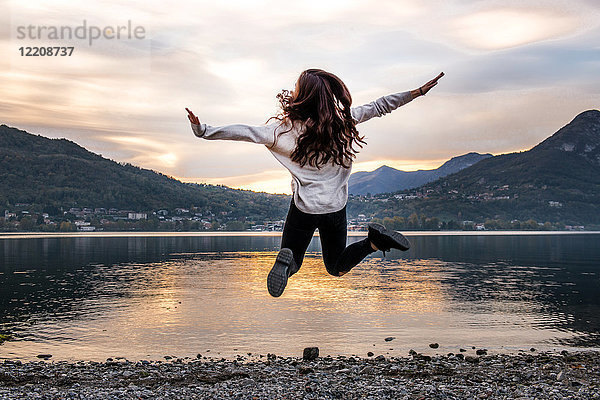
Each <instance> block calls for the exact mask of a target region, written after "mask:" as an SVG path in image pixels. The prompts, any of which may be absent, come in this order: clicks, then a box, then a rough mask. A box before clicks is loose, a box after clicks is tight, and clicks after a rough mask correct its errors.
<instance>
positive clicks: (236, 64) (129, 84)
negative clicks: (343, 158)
mask: <svg viewBox="0 0 600 400" xmlns="http://www.w3.org/2000/svg"><path fill="white" fill-rule="evenodd" d="M10 5H11V7H10V9H9V12H10V14H11V18H10V20H11V21H19V20H28V21H31V22H32V23H40V24H61V23H73V24H77V23H81V20H82V18H86V19H87V20H88V22H90V23H95V24H117V23H121V22H122V21H127V20H128V19H132V21H134V23H139V24H142V25H144V26H145V27H146V28H147V31H148V32H149V34H148V37H149V41H148V45H149V53H148V54H149V56H148V57H147V58H145V55H144V53H143V52H142V53H136V52H135V51H134V50H135V48H128V47H127V45H126V44H124V45H123V46H114V47H111V45H110V44H108V47H106V45H107V43H104V47H103V46H102V45H100V44H99V46H98V47H94V48H91V49H84V48H81V49H79V50H78V52H77V56H76V57H73V58H70V59H63V60H60V59H52V60H50V59H43V58H40V59H38V60H32V61H35V63H37V64H31V65H26V64H23V62H25V61H27V60H21V59H17V60H18V61H19V64H13V65H12V66H11V65H6V60H11V59H12V58H14V57H15V56H14V53H15V43H14V41H12V40H10V38H9V37H8V36H6V35H5V36H4V40H2V37H0V52H1V54H2V55H3V57H0V79H2V82H3V84H2V85H1V86H0V99H2V100H1V101H0V120H1V122H2V123H7V124H9V125H13V126H17V127H19V128H22V129H27V130H29V131H31V132H33V133H41V134H46V135H49V136H52V137H67V138H69V139H72V140H75V141H76V142H78V143H80V144H82V145H84V146H85V147H87V148H89V149H91V150H93V151H97V152H100V153H102V154H103V155H104V156H107V157H109V158H112V159H115V160H118V161H126V162H132V163H135V164H137V165H140V166H142V167H145V168H152V169H155V170H158V171H161V172H164V173H166V174H169V175H174V176H178V177H181V178H183V179H186V180H198V181H205V182H213V183H218V182H221V183H227V184H231V185H233V186H236V187H237V186H243V185H247V186H246V187H252V188H267V187H268V188H270V189H268V190H272V191H276V192H287V191H289V176H288V173H287V171H285V170H284V169H282V167H281V166H280V165H279V164H278V163H277V161H276V160H275V159H274V158H273V157H272V156H271V154H270V153H269V152H268V150H267V149H265V148H264V146H257V145H253V144H249V143H236V142H224V141H205V140H201V139H198V138H196V137H194V136H193V134H192V131H191V128H190V125H189V122H188V121H187V119H186V115H185V111H184V107H189V108H191V109H192V110H194V111H195V112H196V114H197V115H198V116H199V117H200V119H201V120H202V121H203V122H206V123H209V124H211V125H224V124H231V123H246V124H251V125H259V124H262V123H264V122H265V121H266V120H267V119H268V118H269V117H270V116H272V115H274V114H275V113H276V112H277V102H276V99H275V95H276V94H277V93H278V92H279V91H280V90H281V89H284V88H288V89H290V88H292V87H293V84H294V82H295V80H296V79H297V76H298V74H299V73H300V72H301V71H302V70H303V69H305V68H308V67H321V68H325V69H328V70H331V71H332V72H334V73H336V74H337V75H339V76H340V77H341V78H342V79H343V80H344V81H345V82H346V84H347V85H348V87H349V88H350V90H351V92H352V96H353V100H354V104H355V105H358V104H362V103H366V102H369V101H372V100H374V99H375V98H377V97H379V96H382V95H385V94H389V93H393V92H397V91H403V90H409V89H413V88H415V87H418V86H419V85H421V84H422V83H424V82H425V81H426V80H427V79H430V78H431V77H433V76H435V75H436V74H437V73H438V72H440V71H441V70H444V71H445V72H446V77H444V78H443V80H442V81H441V82H440V84H439V85H438V86H437V87H436V88H435V89H434V90H433V91H432V92H431V94H429V95H428V96H426V97H425V98H422V99H418V100H415V101H414V102H413V103H410V104H408V105H406V106H405V107H402V108H401V109H400V110H397V111H395V112H394V113H393V114H392V115H389V116H386V117H385V118H382V119H374V120H373V121H369V122H368V123H365V124H364V125H360V126H359V130H360V131H361V132H362V133H363V134H366V135H367V137H368V146H367V147H365V149H364V150H363V151H362V152H361V153H360V155H359V157H358V160H357V163H356V165H355V167H356V168H355V169H356V170H361V169H367V168H369V169H374V168H376V166H377V164H378V163H386V164H388V165H391V166H394V167H397V168H402V169H406V170H410V169H416V168H432V167H435V166H437V165H439V163H441V162H442V161H443V160H446V159H448V158H450V157H452V156H455V155H459V154H464V153H466V152H468V151H480V152H493V153H500V152H505V151H513V150H518V149H525V148H529V147H531V146H532V145H534V144H536V143H537V142H538V141H539V140H541V139H543V138H545V137H546V136H548V135H550V134H551V133H553V132H554V131H556V130H557V129H558V128H560V127H561V126H562V125H564V124H565V123H567V122H569V121H570V119H571V118H572V117H573V116H575V115H576V114H577V113H579V112H581V111H583V110H585V109H588V108H594V107H597V105H598V104H600V81H598V79H597V78H596V76H597V70H598V67H599V66H600V65H599V64H600V56H599V54H600V52H599V51H598V50H599V48H598V43H600V41H599V38H600V28H599V26H600V18H597V17H598V15H599V14H598V9H599V8H598V6H597V4H596V2H593V1H578V0H574V1H571V2H568V3H567V2H564V1H558V0H548V1H544V2H538V1H516V0H515V1H510V0H507V1H504V0H503V1H500V0H498V1H496V0H491V1H486V2H473V1H460V0H455V1H448V2H420V1H409V0H401V1H392V0H390V1H387V0H382V1H378V2H377V3H373V2H370V1H358V0H356V1H348V2H346V1H333V2H323V1H316V0H314V1H309V2H294V3H292V2H289V3H288V2H285V3H282V2H276V1H270V0H262V1H258V2H254V1H246V0H244V1H235V2H209V1H199V2H187V1H182V2H180V3H177V5H176V6H169V7H167V6H165V5H164V2H160V1H158V0H149V1H146V2H138V3H122V2H117V1H112V0H110V1H109V0H102V1H96V2H84V1H66V0H59V1H55V2H52V3H47V2H42V1H29V2H27V3H22V2H17V1H13V2H10ZM6 15H8V14H4V19H6V18H7V17H6ZM0 19H1V18H0ZM5 30H6V27H5V28H4V31H5ZM0 32H2V31H0ZM142 50H143V49H142ZM7 54H12V56H10V57H6V56H5V55H7ZM2 62H4V64H1V63H2ZM27 62H29V61H27ZM265 190H266V189H265Z"/></svg>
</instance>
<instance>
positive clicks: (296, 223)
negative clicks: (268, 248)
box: [281, 201, 316, 275]
mask: <svg viewBox="0 0 600 400" xmlns="http://www.w3.org/2000/svg"><path fill="white" fill-rule="evenodd" d="M315 229H316V223H315V218H314V217H313V216H311V215H310V214H306V213H303V212H302V211H300V210H298V209H297V208H296V205H295V204H294V202H293V201H292V203H291V204H290V209H289V211H288V215H287V217H286V220H285V225H284V227H283V235H282V236H281V248H282V249H284V248H288V249H290V250H292V253H293V255H294V261H295V262H296V267H297V269H296V271H292V275H293V274H294V273H296V272H298V269H300V266H301V265H302V261H304V254H305V253H306V249H307V248H308V245H309V244H310V241H311V240H312V237H313V234H314V233H315Z"/></svg>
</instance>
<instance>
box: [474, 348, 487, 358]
mask: <svg viewBox="0 0 600 400" xmlns="http://www.w3.org/2000/svg"><path fill="white" fill-rule="evenodd" d="M475 354H477V355H478V356H483V355H485V354H487V349H477V350H476V351H475Z"/></svg>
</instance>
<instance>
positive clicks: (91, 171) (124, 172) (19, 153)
mask: <svg viewBox="0 0 600 400" xmlns="http://www.w3.org/2000/svg"><path fill="white" fill-rule="evenodd" d="M288 202H289V197H288V196H280V195H272V194H266V193H255V192H251V191H245V190H235V189H230V188H226V187H223V186H213V185H198V184H187V183H183V182H180V181H178V180H176V179H173V178H171V177H169V176H166V175H163V174H161V173H157V172H154V171H151V170H148V169H143V168H139V167H136V166H133V165H131V164H121V163H117V162H114V161H112V160H109V159H106V158H103V157H102V156H100V155H98V154H95V153H92V152H90V151H88V150H86V149H85V148H83V147H81V146H79V145H77V144H76V143H74V142H71V141H69V140H66V139H49V138H46V137H43V136H40V135H32V134H30V133H27V132H25V131H23V130H19V129H16V128H12V127H8V126H6V125H0V210H2V209H3V208H4V207H6V208H9V207H12V206H14V205H15V204H17V203H21V204H23V203H25V204H30V205H31V209H32V210H36V211H46V212H48V211H54V212H55V213H56V210H57V209H59V208H60V207H63V208H65V207H66V208H67V209H68V208H69V207H91V208H96V207H98V208H99V207H104V208H107V209H108V208H117V209H126V210H137V211H151V210H158V209H163V208H164V209H168V210H172V209H175V208H177V207H182V208H189V207H192V206H195V207H197V208H200V209H201V210H205V211H210V212H212V213H214V214H219V213H222V212H223V213H229V214H228V215H230V216H231V217H252V216H255V217H256V218H262V219H280V218H283V217H284V216H285V212H286V210H287V206H288Z"/></svg>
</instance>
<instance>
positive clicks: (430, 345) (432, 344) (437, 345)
mask: <svg viewBox="0 0 600 400" xmlns="http://www.w3.org/2000/svg"><path fill="white" fill-rule="evenodd" d="M429 347H431V348H432V349H437V348H438V347H440V345H439V344H438V343H429Z"/></svg>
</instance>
